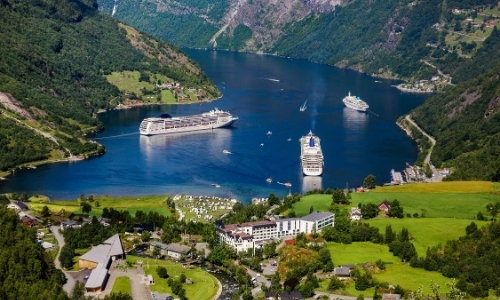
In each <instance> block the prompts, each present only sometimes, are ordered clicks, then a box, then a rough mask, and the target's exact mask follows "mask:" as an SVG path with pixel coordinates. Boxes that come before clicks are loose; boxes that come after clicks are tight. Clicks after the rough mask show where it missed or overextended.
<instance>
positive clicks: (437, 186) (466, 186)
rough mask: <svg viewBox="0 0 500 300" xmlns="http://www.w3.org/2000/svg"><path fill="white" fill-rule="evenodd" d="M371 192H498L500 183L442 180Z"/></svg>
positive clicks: (387, 187)
mask: <svg viewBox="0 0 500 300" xmlns="http://www.w3.org/2000/svg"><path fill="white" fill-rule="evenodd" d="M370 192H371V193H440V194H443V193H455V194H456V193H469V194H470V193H495V192H496V193H498V192H500V184H499V183H498V182H491V181H443V182H433V183H425V184H403V185H394V186H381V187H377V188H376V189H373V190H371V191H370Z"/></svg>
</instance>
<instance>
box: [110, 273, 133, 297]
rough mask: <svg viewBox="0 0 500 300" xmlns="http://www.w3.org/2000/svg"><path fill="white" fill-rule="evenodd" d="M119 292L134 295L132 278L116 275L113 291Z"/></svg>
mask: <svg viewBox="0 0 500 300" xmlns="http://www.w3.org/2000/svg"><path fill="white" fill-rule="evenodd" d="M118 292H122V293H123V294H129V295H132V291H131V286H130V278H128V277H127V276H120V277H116V280H115V284H114V285H113V289H112V290H111V293H118Z"/></svg>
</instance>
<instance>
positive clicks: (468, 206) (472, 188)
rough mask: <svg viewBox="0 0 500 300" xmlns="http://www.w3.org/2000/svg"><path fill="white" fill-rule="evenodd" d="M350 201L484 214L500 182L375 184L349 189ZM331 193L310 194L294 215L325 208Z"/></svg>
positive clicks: (438, 213) (499, 195)
mask: <svg viewBox="0 0 500 300" xmlns="http://www.w3.org/2000/svg"><path fill="white" fill-rule="evenodd" d="M351 196H352V200H351V201H352V204H351V205H350V206H357V205H358V204H359V203H363V204H366V203H370V202H372V203H377V204H379V203H381V202H382V201H384V200H389V201H392V200H394V199H397V200H398V201H399V202H400V203H401V205H402V206H403V208H404V212H405V215H406V213H410V214H412V215H413V214H414V213H418V214H419V215H420V214H421V213H422V209H424V210H425V215H426V217H428V218H457V219H469V220H471V219H473V218H474V217H475V216H476V215H477V213H478V212H479V211H481V212H483V214H487V212H486V205H487V204H488V203H491V202H499V201H500V184H498V183H492V182H486V181H465V182H464V181H462V182H436V183H428V184H407V185H399V186H390V187H377V188H376V189H373V190H371V191H369V192H366V193H352V194H351ZM331 202H332V196H331V195H309V196H306V197H303V198H302V199H301V201H300V202H298V203H295V204H294V207H293V208H294V210H295V213H296V214H297V216H304V215H307V214H308V213H309V209H310V207H311V206H312V207H313V208H314V210H319V211H327V210H328V208H329V207H330V204H331Z"/></svg>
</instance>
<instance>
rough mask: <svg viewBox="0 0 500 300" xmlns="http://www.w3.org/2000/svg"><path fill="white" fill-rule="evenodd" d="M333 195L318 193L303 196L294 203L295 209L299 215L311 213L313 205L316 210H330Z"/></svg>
mask: <svg viewBox="0 0 500 300" xmlns="http://www.w3.org/2000/svg"><path fill="white" fill-rule="evenodd" d="M332 201H333V200H332V195H325V194H322V195H321V194H318V195H308V196H305V197H302V199H300V201H299V202H297V203H295V204H294V205H293V210H294V211H295V214H296V215H297V216H298V217H302V216H305V215H307V214H309V210H310V209H311V206H312V207H313V208H314V210H315V211H328V208H329V207H330V205H331V204H332Z"/></svg>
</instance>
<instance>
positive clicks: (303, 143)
mask: <svg viewBox="0 0 500 300" xmlns="http://www.w3.org/2000/svg"><path fill="white" fill-rule="evenodd" d="M300 162H301V165H302V173H304V175H308V176H320V175H321V174H323V165H324V161H323V151H322V150H321V144H320V139H319V137H317V136H315V135H313V133H312V131H309V134H307V135H306V136H303V137H301V138H300Z"/></svg>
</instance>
